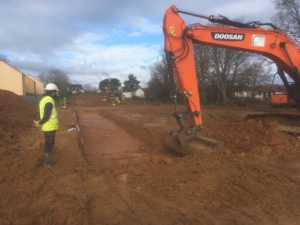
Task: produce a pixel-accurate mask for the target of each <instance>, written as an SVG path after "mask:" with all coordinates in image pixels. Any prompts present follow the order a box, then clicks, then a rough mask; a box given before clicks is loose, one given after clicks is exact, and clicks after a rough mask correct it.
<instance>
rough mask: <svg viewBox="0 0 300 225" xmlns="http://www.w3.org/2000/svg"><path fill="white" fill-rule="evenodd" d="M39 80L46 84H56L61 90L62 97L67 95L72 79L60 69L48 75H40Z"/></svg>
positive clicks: (47, 73) (49, 72)
mask: <svg viewBox="0 0 300 225" xmlns="http://www.w3.org/2000/svg"><path fill="white" fill-rule="evenodd" d="M38 78H39V79H40V81H42V82H43V83H44V84H47V83H55V84H56V85H57V87H58V89H59V94H60V95H61V96H66V95H67V93H68V88H69V83H70V78H69V76H68V75H67V74H66V73H65V72H64V71H62V70H59V69H54V70H50V71H48V72H46V73H41V74H39V75H38Z"/></svg>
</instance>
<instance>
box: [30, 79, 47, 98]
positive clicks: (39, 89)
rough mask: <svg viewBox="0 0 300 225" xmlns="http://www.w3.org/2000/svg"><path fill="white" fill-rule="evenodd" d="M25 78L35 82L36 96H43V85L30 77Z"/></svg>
mask: <svg viewBox="0 0 300 225" xmlns="http://www.w3.org/2000/svg"><path fill="white" fill-rule="evenodd" d="M27 77H28V78H30V79H31V80H33V81H34V82H35V91H36V94H38V95H42V94H44V88H45V86H44V84H43V83H42V82H41V81H40V80H38V79H37V78H35V77H34V76H32V75H28V76H27Z"/></svg>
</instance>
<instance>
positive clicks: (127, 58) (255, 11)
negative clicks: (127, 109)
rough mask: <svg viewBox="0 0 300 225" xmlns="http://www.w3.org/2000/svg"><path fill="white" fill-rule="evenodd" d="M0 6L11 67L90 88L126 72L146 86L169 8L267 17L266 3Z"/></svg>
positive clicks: (89, 1) (2, 43)
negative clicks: (58, 73)
mask: <svg viewBox="0 0 300 225" xmlns="http://www.w3.org/2000/svg"><path fill="white" fill-rule="evenodd" d="M0 1H1V14H0V20H1V27H0V36H1V38H0V54H5V55H7V56H8V59H9V60H10V63H11V64H12V65H13V66H16V67H17V68H18V69H19V70H20V71H22V72H24V73H25V74H26V73H30V74H32V75H35V76H37V75H38V74H39V73H41V72H45V71H48V70H50V69H53V68H57V69H62V70H64V71H65V72H67V74H69V76H70V78H71V79H72V80H74V81H80V82H82V83H89V82H90V83H91V84H94V83H98V82H99V79H100V78H102V79H104V78H107V77H108V76H111V77H116V78H119V79H120V80H121V81H124V80H125V79H127V76H128V74H130V73H133V74H134V75H136V76H137V78H138V79H140V80H143V81H148V80H149V78H150V77H149V71H148V70H147V69H145V68H148V67H149V65H150V63H151V62H153V61H155V60H157V59H158V58H159V57H160V54H161V48H162V47H163V34H162V23H163V16H164V13H165V11H166V10H167V8H168V7H170V6H171V5H173V4H175V5H176V6H177V7H178V8H180V9H184V10H187V11H192V12H195V13H199V14H204V15H208V16H209V15H212V14H213V13H216V14H222V15H224V16H226V17H228V18H230V19H234V18H237V17H240V16H245V17H246V18H249V19H253V20H258V19H260V17H261V18H265V17H266V16H267V15H271V13H272V9H271V7H272V3H270V2H271V1H270V0H243V1H241V0H229V1H224V0H211V1H209V2H207V1H201V2H199V1H195V0H185V1H182V0H165V1H161V0H153V1H140V0H128V1H126V3H125V2H124V3H123V2H122V4H120V0H110V1H99V0H76V1H74V0H64V1H61V0H52V1H33V0H22V1H20V0H10V1H4V0H0ZM187 21H188V22H189V21H190V19H188V20H187ZM197 21H199V19H197ZM200 22H203V21H200ZM262 22H265V21H262ZM267 22H268V21H267Z"/></svg>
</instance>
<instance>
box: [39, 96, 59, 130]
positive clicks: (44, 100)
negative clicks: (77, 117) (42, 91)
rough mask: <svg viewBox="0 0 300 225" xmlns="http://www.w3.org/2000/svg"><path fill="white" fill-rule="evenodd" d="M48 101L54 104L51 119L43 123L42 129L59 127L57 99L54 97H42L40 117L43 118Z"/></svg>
mask: <svg viewBox="0 0 300 225" xmlns="http://www.w3.org/2000/svg"><path fill="white" fill-rule="evenodd" d="M47 103H51V104H52V105H53V107H52V111H51V115H50V118H49V120H48V121H47V122H46V123H44V124H43V125H42V128H41V129H42V131H53V130H57V129H58V119H57V112H56V109H55V101H54V99H53V98H52V97H50V96H45V97H43V98H42V100H41V101H40V104H39V109H40V118H41V119H42V118H43V117H44V110H45V105H46V104H47Z"/></svg>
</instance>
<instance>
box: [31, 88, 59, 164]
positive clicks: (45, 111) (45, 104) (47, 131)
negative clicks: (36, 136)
mask: <svg viewBox="0 0 300 225" xmlns="http://www.w3.org/2000/svg"><path fill="white" fill-rule="evenodd" d="M44 90H45V94H44V97H43V98H42V100H41V101H40V103H39V112H40V120H38V121H36V120H34V124H35V125H36V126H37V127H41V130H42V131H43V132H44V137H45V146H44V162H45V164H46V165H47V166H53V165H54V161H53V160H52V158H51V152H52V149H53V147H54V144H55V134H56V130H57V129H58V118H57V111H56V109H55V99H56V97H57V96H58V91H59V90H58V88H57V86H56V85H55V84H53V83H49V84H47V85H46V87H45V89H44Z"/></svg>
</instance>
